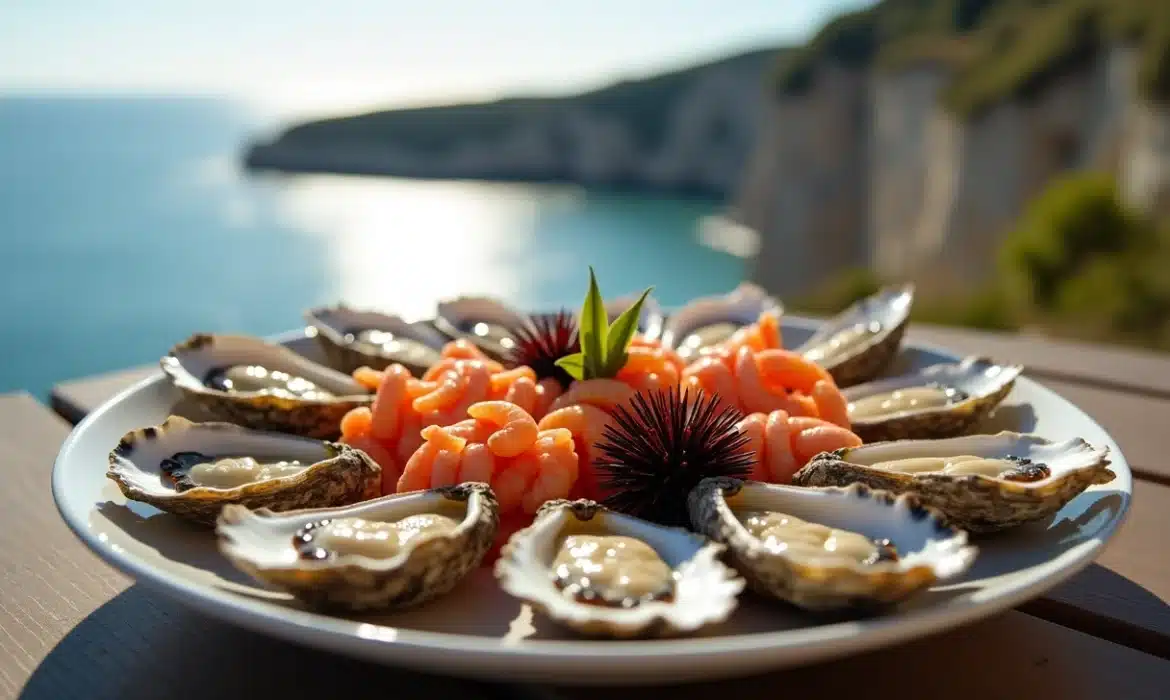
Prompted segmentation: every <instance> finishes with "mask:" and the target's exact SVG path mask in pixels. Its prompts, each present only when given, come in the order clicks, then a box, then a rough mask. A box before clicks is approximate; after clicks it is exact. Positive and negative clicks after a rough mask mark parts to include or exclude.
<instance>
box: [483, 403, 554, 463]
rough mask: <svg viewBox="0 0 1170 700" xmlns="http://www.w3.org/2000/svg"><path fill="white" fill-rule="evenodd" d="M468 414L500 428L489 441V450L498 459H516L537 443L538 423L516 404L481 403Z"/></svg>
mask: <svg viewBox="0 0 1170 700" xmlns="http://www.w3.org/2000/svg"><path fill="white" fill-rule="evenodd" d="M467 413H468V415H470V416H471V417H472V418H478V419H480V420H484V421H487V422H489V423H492V424H494V425H496V426H498V427H499V430H497V431H496V432H495V433H493V434H492V436H491V437H489V438H488V441H487V446H488V449H489V450H491V451H492V454H494V455H496V456H497V457H515V456H516V455H518V454H520V453H521V452H523V451H524V450H526V449H528V448H529V447H531V446H532V443H534V442H536V437H537V433H538V432H539V429H538V428H537V427H536V421H535V420H533V419H532V416H530V415H528V412H527V411H525V410H524V409H522V408H520V407H519V406H517V405H515V404H511V403H508V402H507V401H481V402H479V403H477V404H473V405H472V406H471V407H470V408H468V409H467Z"/></svg>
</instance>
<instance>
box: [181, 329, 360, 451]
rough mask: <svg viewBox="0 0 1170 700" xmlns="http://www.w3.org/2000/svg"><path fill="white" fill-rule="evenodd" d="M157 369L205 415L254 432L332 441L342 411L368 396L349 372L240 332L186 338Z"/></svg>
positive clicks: (357, 404)
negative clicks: (344, 372)
mask: <svg viewBox="0 0 1170 700" xmlns="http://www.w3.org/2000/svg"><path fill="white" fill-rule="evenodd" d="M161 364H162V368H163V371H164V372H166V373H167V376H169V377H170V379H171V382H172V383H173V384H174V385H175V386H176V387H178V388H179V389H180V390H182V391H183V393H184V394H186V395H187V396H188V397H190V398H191V399H193V400H194V401H195V402H196V403H198V404H199V405H200V406H201V407H202V408H203V409H204V410H205V411H206V412H207V413H208V414H209V415H210V416H211V417H213V418H215V419H218V420H224V421H228V422H231V423H238V424H240V425H244V426H247V427H249V428H256V429H258V430H277V431H280V432H285V433H292V434H295V435H304V436H307V437H314V438H322V439H325V438H331V437H335V436H337V435H338V434H339V433H340V432H341V428H340V426H341V418H342V416H344V415H345V414H346V412H347V411H349V410H350V409H351V408H354V407H356V406H363V405H367V404H369V403H371V402H372V401H373V399H374V397H373V394H371V393H369V392H368V391H367V390H366V389H365V387H363V386H362V385H360V384H358V383H357V382H355V381H354V380H353V379H352V378H351V377H349V376H348V375H345V374H342V373H341V372H338V371H336V370H333V369H330V368H328V367H325V366H323V365H319V364H317V363H316V362H312V361H310V360H308V359H306V358H304V357H301V356H300V355H298V354H296V353H295V352H293V351H292V350H289V349H288V348H286V347H284V346H282V345H274V344H272V343H266V342H264V341H262V340H259V339H257V338H250V337H248V336H242V335H208V334H203V333H200V334H197V335H194V336H191V338H189V339H188V340H186V341H184V342H182V343H180V344H178V345H176V346H175V347H174V348H173V349H172V350H171V351H170V353H168V354H167V356H166V357H164V358H163V359H162V362H161Z"/></svg>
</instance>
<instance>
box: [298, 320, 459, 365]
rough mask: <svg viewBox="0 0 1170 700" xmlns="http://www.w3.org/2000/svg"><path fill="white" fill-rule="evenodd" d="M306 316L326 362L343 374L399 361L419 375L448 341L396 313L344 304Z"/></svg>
mask: <svg viewBox="0 0 1170 700" xmlns="http://www.w3.org/2000/svg"><path fill="white" fill-rule="evenodd" d="M305 319H306V320H307V321H308V322H309V325H310V327H311V328H313V329H314V330H315V331H316V332H317V340H318V341H319V342H320V344H321V348H322V349H323V350H324V352H325V355H326V357H328V358H329V363H330V364H331V365H332V366H333V367H334V368H335V369H337V370H339V371H341V372H346V373H352V372H353V371H354V370H355V369H357V368H358V367H363V366H365V367H372V368H374V369H379V370H380V369H385V368H386V367H387V366H389V365H390V364H392V363H398V364H401V365H403V366H405V367H406V368H407V369H409V370H410V371H411V372H412V373H413V374H415V375H416V376H420V375H421V374H422V373H423V372H425V371H426V370H427V368H428V367H430V366H431V365H433V364H435V363H436V362H438V361H439V360H440V359H441V356H440V353H441V351H442V349H443V345H444V344H445V343H446V342H447V338H446V337H445V336H444V335H443V334H442V333H439V332H438V331H437V330H435V329H434V328H433V327H432V326H430V325H429V324H425V323H407V322H406V321H404V320H402V319H401V318H399V317H398V316H391V315H389V314H383V313H379V312H377V311H359V310H356V309H351V308H349V307H347V306H333V307H320V308H315V309H310V310H309V311H307V312H305Z"/></svg>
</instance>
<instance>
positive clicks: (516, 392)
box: [496, 368, 537, 414]
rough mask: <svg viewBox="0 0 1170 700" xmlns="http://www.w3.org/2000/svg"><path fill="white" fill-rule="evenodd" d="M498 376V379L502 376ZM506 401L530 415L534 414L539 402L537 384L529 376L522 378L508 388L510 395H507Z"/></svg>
mask: <svg viewBox="0 0 1170 700" xmlns="http://www.w3.org/2000/svg"><path fill="white" fill-rule="evenodd" d="M525 369H527V368H525ZM496 376H497V377H498V376H500V375H498V374H497V375H496ZM504 400H505V401H507V402H508V403H514V404H516V405H517V406H519V407H520V408H523V409H524V410H525V411H527V412H528V413H529V414H532V413H533V412H534V409H535V407H536V400H537V395H536V382H535V381H533V380H532V379H531V378H529V377H527V376H523V377H520V378H519V379H517V380H516V381H515V382H513V383H512V386H510V387H508V393H507V394H506V395H505V397H504Z"/></svg>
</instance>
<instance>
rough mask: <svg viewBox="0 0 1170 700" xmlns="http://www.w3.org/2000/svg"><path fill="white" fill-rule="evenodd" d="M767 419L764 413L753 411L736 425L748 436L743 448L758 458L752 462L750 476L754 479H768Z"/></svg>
mask: <svg viewBox="0 0 1170 700" xmlns="http://www.w3.org/2000/svg"><path fill="white" fill-rule="evenodd" d="M767 420H768V417H767V416H765V415H764V414H763V413H753V414H751V415H750V416H748V417H747V418H744V419H743V420H741V421H740V422H739V424H738V425H737V426H736V427H737V428H739V431H740V432H741V433H744V434H746V435H747V436H748V442H747V444H746V445H744V447H743V450H744V451H745V452H747V453H749V454H751V455H753V456H754V457H755V458H756V459H755V462H754V463H753V464H752V471H751V474H750V475H749V476H748V478H749V479H752V480H754V481H768V473H767V468H766V465H765V464H764V460H765V458H766V455H765V451H764V449H765V442H764V425H765V423H766V422H767Z"/></svg>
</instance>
